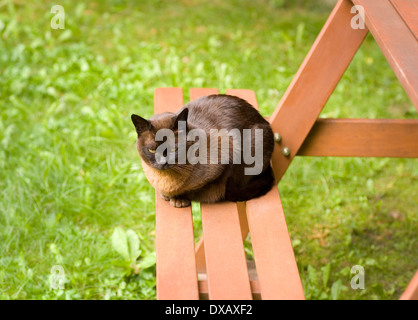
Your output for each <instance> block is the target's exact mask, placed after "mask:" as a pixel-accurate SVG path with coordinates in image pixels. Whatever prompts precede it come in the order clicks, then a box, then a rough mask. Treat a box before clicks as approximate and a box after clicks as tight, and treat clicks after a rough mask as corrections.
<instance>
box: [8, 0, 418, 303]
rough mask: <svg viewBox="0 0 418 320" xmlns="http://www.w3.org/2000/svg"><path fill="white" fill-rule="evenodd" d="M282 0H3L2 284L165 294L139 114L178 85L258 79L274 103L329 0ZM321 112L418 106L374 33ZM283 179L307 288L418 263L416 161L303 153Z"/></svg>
mask: <svg viewBox="0 0 418 320" xmlns="http://www.w3.org/2000/svg"><path fill="white" fill-rule="evenodd" d="M297 2H298V3H303V2H302V1H297ZM287 3H288V2H286V1H280V0H276V1H273V0H270V1H269V0H241V1H238V0H231V1H221V0H201V1H197V0H179V1H170V2H169V1H162V0H159V1H158V0H157V1H151V0H148V1H127V0H126V1H124V0H105V1H69V0H63V1H60V2H59V3H58V2H57V3H51V2H50V1H34V0H31V1H22V0H3V1H1V2H0V192H1V195H0V299H155V207H154V190H153V188H152V187H151V186H150V185H149V183H148V181H147V180H146V178H145V176H144V173H143V172H142V169H141V164H140V161H139V156H138V154H137V152H136V150H135V139H136V133H135V130H134V128H133V125H132V123H131V121H130V115H131V113H137V114H141V115H143V116H146V117H148V116H150V115H151V114H152V113H153V92H154V89H155V88H157V87H172V86H176V87H183V88H184V94H185V101H187V99H188V89H189V88H192V87H210V88H212V87H214V88H219V89H220V92H225V90H226V89H227V88H248V89H252V90H254V91H255V92H256V94H257V98H258V102H259V105H260V109H261V112H262V114H263V115H265V116H268V115H270V114H271V112H272V111H273V110H274V108H275V107H276V106H277V104H278V102H279V100H280V98H281V97H282V95H283V93H284V91H285V90H286V88H287V86H288V85H289V83H290V81H291V80H292V78H293V76H294V74H295V73H296V71H297V69H298V67H299V65H300V64H301V62H302V61H303V58H304V57H305V55H306V54H307V52H308V51H309V49H310V47H311V45H312V43H313V41H314V40H315V38H316V36H317V35H318V33H319V31H320V30H321V27H322V26H323V24H324V22H325V20H326V18H327V16H328V14H329V12H330V10H331V8H330V7H328V6H326V5H323V6H321V7H315V6H313V5H312V1H308V2H305V4H304V5H303V6H302V5H287ZM53 4H60V5H62V6H63V8H64V9H65V28H64V29H57V30H54V29H52V28H51V24H50V23H51V19H52V17H53V16H54V14H53V13H51V7H52V5H53ZM341 41H344V39H341ZM306 94H309V90H307V92H306ZM321 117H337V118H338V117H341V118H343V117H364V118H413V119H417V118H418V117H417V114H416V110H415V109H414V107H413V106H412V104H411V102H410V100H409V99H408V97H407V96H406V94H405V92H404V90H403V89H402V87H401V86H400V84H399V83H398V81H397V79H396V77H395V75H394V73H393V71H392V70H391V69H390V67H389V65H388V63H387V62H386V60H385V58H384V56H383V55H382V54H381V52H380V50H379V48H378V47H377V45H376V43H375V42H374V40H373V38H372V37H371V36H370V35H369V36H368V37H367V39H366V40H365V42H364V44H363V46H362V48H361V50H360V51H359V52H358V53H357V54H356V56H355V58H354V60H353V62H352V63H351V65H350V67H349V69H348V70H347V72H346V73H345V74H344V76H343V78H342V80H341V82H340V84H339V85H338V87H337V88H336V90H335V92H334V94H333V95H332V96H331V98H330V100H329V101H328V103H327V105H326V106H325V108H324V110H323V112H322V114H321ZM279 191H280V194H281V196H282V202H283V206H284V211H285V214H286V220H287V223H288V227H289V232H290V235H291V239H292V243H293V246H294V251H295V255H296V260H297V263H298V268H299V271H300V274H301V278H302V283H303V287H304V290H305V295H306V298H307V299H398V298H399V297H400V294H401V293H402V292H403V290H404V289H405V287H406V285H407V283H408V281H409V280H410V278H411V277H412V276H413V274H414V272H415V270H416V268H417V265H418V238H417V234H418V232H417V231H418V215H417V211H418V209H417V208H418V195H417V194H418V160H416V159H388V158H381V159H375V158H370V159H364V158H314V157H312V158H311V157H300V158H297V159H295V160H294V162H293V163H292V165H291V166H290V168H289V170H288V171H287V172H286V174H285V176H284V178H283V179H282V181H281V182H280V184H279ZM194 209H195V210H194V212H195V213H194V216H195V230H196V232H195V233H196V237H197V236H198V235H199V233H200V221H199V216H198V213H197V209H198V206H197V205H194ZM246 252H247V255H248V257H249V258H251V255H252V252H251V245H250V239H247V241H246ZM55 265H60V266H62V268H63V271H64V273H65V279H64V280H65V283H64V289H59V288H57V289H55V287H54V286H53V284H54V281H55V280H56V279H57V278H56V277H55V276H54V275H52V274H51V268H53V266H55ZM355 265H361V266H363V267H364V269H365V289H364V290H354V289H352V288H351V286H350V281H351V278H352V277H353V274H351V272H350V271H351V267H352V266H355ZM51 285H52V288H51Z"/></svg>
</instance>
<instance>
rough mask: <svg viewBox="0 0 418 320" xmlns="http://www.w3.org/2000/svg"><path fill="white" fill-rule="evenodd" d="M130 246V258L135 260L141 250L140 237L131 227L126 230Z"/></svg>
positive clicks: (132, 260)
mask: <svg viewBox="0 0 418 320" xmlns="http://www.w3.org/2000/svg"><path fill="white" fill-rule="evenodd" d="M126 236H127V240H128V246H129V258H130V260H131V262H135V261H136V259H137V258H138V257H139V255H140V253H141V251H140V250H139V239H138V235H137V234H136V233H135V231H133V230H131V229H129V230H127V231H126Z"/></svg>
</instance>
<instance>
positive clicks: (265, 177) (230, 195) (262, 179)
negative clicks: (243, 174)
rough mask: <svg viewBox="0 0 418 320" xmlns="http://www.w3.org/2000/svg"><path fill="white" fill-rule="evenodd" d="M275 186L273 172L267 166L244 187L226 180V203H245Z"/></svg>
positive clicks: (231, 180)
mask: <svg viewBox="0 0 418 320" xmlns="http://www.w3.org/2000/svg"><path fill="white" fill-rule="evenodd" d="M274 184H275V179H274V175H273V170H272V168H271V166H268V167H267V168H266V169H265V170H264V171H263V172H262V173H260V174H259V175H256V176H253V177H252V178H251V180H250V181H249V182H248V183H247V184H246V185H245V186H240V187H238V186H237V183H236V182H235V181H234V180H233V179H231V178H230V179H228V181H227V183H226V190H225V200H227V201H247V200H250V199H254V198H258V197H261V196H263V195H265V194H266V193H267V192H269V191H270V190H271V188H272V186H273V185H274Z"/></svg>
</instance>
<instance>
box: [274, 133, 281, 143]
mask: <svg viewBox="0 0 418 320" xmlns="http://www.w3.org/2000/svg"><path fill="white" fill-rule="evenodd" d="M274 141H276V142H277V143H280V142H281V141H282V136H281V135H280V133H278V132H276V133H275V134H274Z"/></svg>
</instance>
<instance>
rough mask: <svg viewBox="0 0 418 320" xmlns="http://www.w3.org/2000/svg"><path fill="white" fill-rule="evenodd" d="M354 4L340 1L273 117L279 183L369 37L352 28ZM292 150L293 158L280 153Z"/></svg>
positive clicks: (275, 158)
mask: <svg viewBox="0 0 418 320" xmlns="http://www.w3.org/2000/svg"><path fill="white" fill-rule="evenodd" d="M351 7H352V3H351V2H350V1H349V0H339V1H338V3H337V5H336V6H335V8H334V10H333V11H332V13H331V15H330V17H329V18H328V20H327V22H326V23H325V25H324V27H323V28H322V30H321V32H320V34H319V36H318V38H317V39H316V40H315V43H314V44H313V46H312V48H311V50H310V51H309V53H308V55H307V56H306V58H305V60H304V61H303V63H302V65H301V67H300V68H299V70H298V72H297V73H296V75H295V77H294V79H293V81H292V82H291V84H290V86H289V87H288V89H287V91H286V92H285V94H284V96H283V98H282V99H281V101H280V103H279V105H278V107H277V108H276V110H275V112H274V113H273V115H272V116H271V117H270V120H269V121H270V123H271V126H272V128H273V131H274V132H279V133H280V134H281V135H282V143H281V145H276V147H275V150H274V153H273V169H274V172H275V177H276V179H277V180H278V181H279V180H280V179H281V177H282V176H283V174H284V172H285V171H286V169H287V168H288V166H289V165H290V163H291V161H292V160H293V158H294V156H295V155H296V154H297V152H298V150H299V148H300V146H301V145H302V143H303V141H304V140H305V138H306V136H307V135H308V133H309V131H310V130H311V128H312V126H313V125H314V123H315V121H316V119H317V118H318V115H319V113H320V112H321V110H322V108H323V107H324V105H325V103H326V102H327V100H328V98H329V96H330V95H331V93H332V92H333V91H334V89H335V87H336V85H337V84H338V82H339V80H340V78H341V76H342V75H343V73H344V71H345V70H346V69H347V67H348V65H349V63H350V62H351V60H352V58H353V56H354V54H355V53H356V51H357V50H358V48H359V47H360V45H361V43H362V41H363V39H364V38H365V36H366V34H367V30H366V29H356V30H354V29H352V28H351V24H350V22H351V19H352V17H353V15H352V14H351V13H350V10H351ZM282 147H289V148H290V156H289V157H285V156H283V155H282V154H281V152H280V149H281V148H282Z"/></svg>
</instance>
